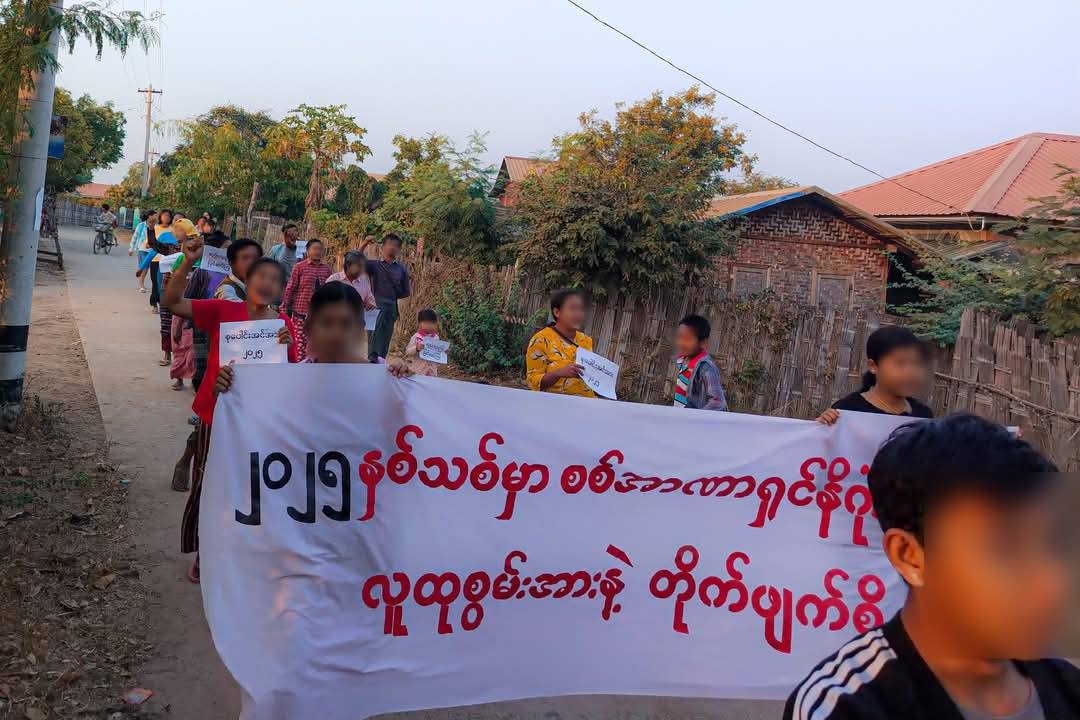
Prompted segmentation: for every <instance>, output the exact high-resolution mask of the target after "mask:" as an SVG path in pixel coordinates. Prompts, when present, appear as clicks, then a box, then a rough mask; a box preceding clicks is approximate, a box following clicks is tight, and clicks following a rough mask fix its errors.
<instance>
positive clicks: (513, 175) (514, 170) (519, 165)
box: [503, 155, 551, 182]
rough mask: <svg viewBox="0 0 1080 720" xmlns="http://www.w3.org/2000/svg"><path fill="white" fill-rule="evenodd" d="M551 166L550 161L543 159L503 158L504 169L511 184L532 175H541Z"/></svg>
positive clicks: (510, 156) (511, 156) (508, 156)
mask: <svg viewBox="0 0 1080 720" xmlns="http://www.w3.org/2000/svg"><path fill="white" fill-rule="evenodd" d="M550 165H551V161H550V160H543V159H541V158H527V157H515V156H513V155H507V156H506V157H504V158H503V167H504V168H505V169H506V175H507V179H508V180H509V181H510V182H520V181H521V180H524V179H525V178H527V177H529V176H530V175H539V174H540V173H542V172H544V171H545V170H547V169H548V166H550Z"/></svg>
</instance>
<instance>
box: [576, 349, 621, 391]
mask: <svg viewBox="0 0 1080 720" xmlns="http://www.w3.org/2000/svg"><path fill="white" fill-rule="evenodd" d="M576 358H577V360H576V362H577V364H578V365H580V366H581V367H582V368H584V369H583V370H582V372H581V379H582V380H583V381H584V382H585V384H586V385H588V386H589V387H590V388H591V389H592V390H593V392H595V393H596V394H597V395H603V396H604V397H606V398H611V399H612V400H616V399H617V398H616V397H615V384H616V383H617V382H618V380H619V366H618V365H616V364H615V363H613V362H611V361H610V360H608V359H607V358H606V357H604V356H603V355H597V354H596V353H594V352H591V351H589V350H586V349H585V348H578V349H577V355H576Z"/></svg>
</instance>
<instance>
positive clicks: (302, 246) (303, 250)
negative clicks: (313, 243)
mask: <svg viewBox="0 0 1080 720" xmlns="http://www.w3.org/2000/svg"><path fill="white" fill-rule="evenodd" d="M305 254H307V240H297V241H296V259H297V260H303V259H304V255H305Z"/></svg>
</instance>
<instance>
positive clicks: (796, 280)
mask: <svg viewBox="0 0 1080 720" xmlns="http://www.w3.org/2000/svg"><path fill="white" fill-rule="evenodd" d="M741 235H742V238H743V239H742V240H740V241H739V242H738V244H737V246H736V250H735V255H734V257H725V258H722V259H721V260H719V261H718V263H717V264H718V266H719V267H720V269H721V271H722V272H725V276H726V277H727V278H728V280H729V289H731V290H732V291H735V292H743V291H752V290H757V289H760V286H761V285H762V284H765V285H767V286H768V287H770V288H772V289H773V290H775V291H776V292H777V293H778V294H779V295H780V296H781V297H784V298H787V299H790V300H793V301H797V302H800V303H810V302H814V301H815V300H816V301H818V302H819V304H822V305H834V306H835V305H840V306H841V307H847V306H848V303H850V305H851V306H852V307H863V308H867V307H871V308H881V307H882V306H883V304H884V302H885V285H886V276H887V272H888V260H887V258H886V257H885V256H884V255H883V254H882V251H883V250H884V244H883V243H882V242H881V241H880V240H879V239H877V238H875V237H874V236H872V235H869V234H868V233H866V232H865V231H863V230H862V229H860V228H858V227H856V226H855V225H852V224H850V223H848V222H847V221H845V220H843V219H842V218H839V217H837V216H836V215H834V214H833V213H832V212H831V211H830V210H828V209H825V208H823V207H821V206H819V205H818V204H816V203H814V202H813V201H811V200H807V199H798V200H792V201H789V202H786V203H782V204H780V205H776V206H773V207H771V208H766V209H764V210H761V211H759V212H756V213H754V214H752V215H750V216H749V217H747V218H746V225H745V226H744V228H743V230H742V232H741Z"/></svg>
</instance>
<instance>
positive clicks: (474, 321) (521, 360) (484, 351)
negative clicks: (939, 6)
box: [435, 272, 532, 373]
mask: <svg viewBox="0 0 1080 720" xmlns="http://www.w3.org/2000/svg"><path fill="white" fill-rule="evenodd" d="M511 294H513V293H511ZM510 310H511V308H507V307H505V306H504V303H503V289H502V287H501V284H500V283H498V282H493V281H492V278H491V274H490V273H484V272H476V273H474V274H472V275H471V276H470V277H467V278H456V279H453V280H450V281H449V282H447V283H446V284H445V285H443V287H442V289H441V291H439V292H438V294H437V296H436V300H435V312H437V313H438V314H439V324H440V326H441V331H442V337H443V339H445V340H449V341H450V343H451V345H450V357H451V358H452V359H453V361H454V363H455V364H456V365H457V366H458V367H459V368H460V369H461V370H463V371H464V372H467V373H485V372H501V371H505V370H515V369H522V368H524V366H525V346H526V344H527V343H528V340H529V335H530V334H531V332H532V327H531V325H530V324H529V323H520V322H511V321H509V320H507V318H508V317H513V316H514V313H512V312H510Z"/></svg>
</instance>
